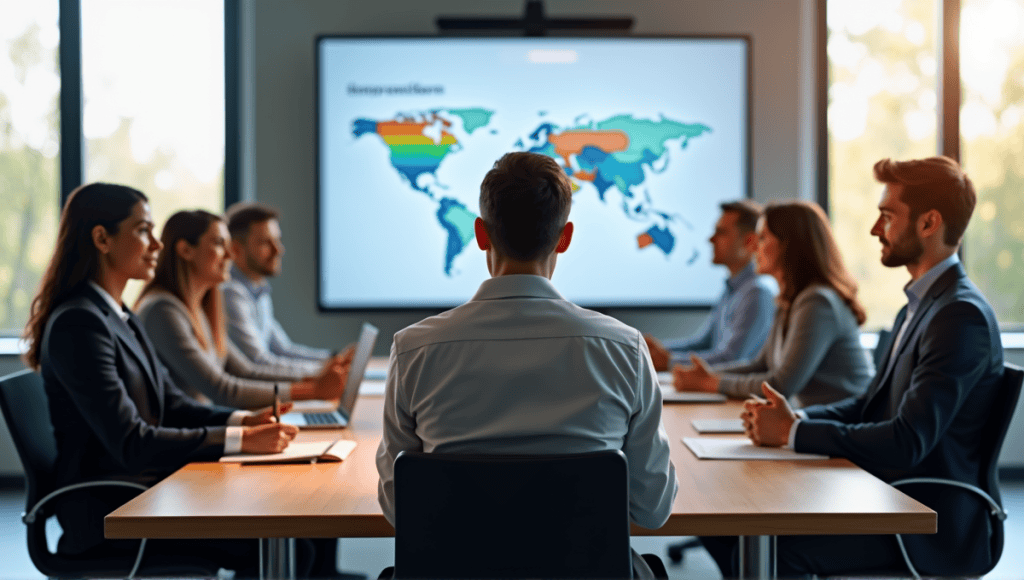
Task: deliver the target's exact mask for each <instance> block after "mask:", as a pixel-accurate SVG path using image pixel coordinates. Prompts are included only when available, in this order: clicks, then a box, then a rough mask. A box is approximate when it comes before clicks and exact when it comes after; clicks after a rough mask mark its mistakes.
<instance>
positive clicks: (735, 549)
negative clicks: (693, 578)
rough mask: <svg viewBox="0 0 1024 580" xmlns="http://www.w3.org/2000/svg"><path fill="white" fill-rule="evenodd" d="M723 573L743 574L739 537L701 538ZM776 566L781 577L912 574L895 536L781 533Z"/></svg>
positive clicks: (726, 576)
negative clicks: (794, 534) (740, 571)
mask: <svg viewBox="0 0 1024 580" xmlns="http://www.w3.org/2000/svg"><path fill="white" fill-rule="evenodd" d="M700 541H701V543H702V544H704V547H705V548H707V551H708V552H710V553H711V557H712V558H714V559H715V563H717V564H718V568H719V570H721V571H722V576H724V577H725V578H735V577H737V576H739V538H735V537H724V536H707V537H703V538H700ZM776 569H777V571H778V575H779V578H794V577H800V576H809V575H811V574H817V575H819V576H834V575H839V574H855V575H867V576H870V575H877V574H883V575H885V574H888V575H892V574H896V575H905V576H909V575H910V572H909V570H908V569H907V566H906V564H905V563H904V562H903V555H902V554H901V553H900V549H899V545H898V544H897V543H896V537H895V536H879V535H863V536H853V535H850V536H778V538H777V543H776Z"/></svg>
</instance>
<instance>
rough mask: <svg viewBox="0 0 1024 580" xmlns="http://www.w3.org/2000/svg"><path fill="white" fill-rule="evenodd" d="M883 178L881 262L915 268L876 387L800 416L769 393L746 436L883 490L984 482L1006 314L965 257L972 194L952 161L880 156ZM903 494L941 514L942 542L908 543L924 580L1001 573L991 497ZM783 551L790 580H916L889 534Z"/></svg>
mask: <svg viewBox="0 0 1024 580" xmlns="http://www.w3.org/2000/svg"><path fill="white" fill-rule="evenodd" d="M874 172H875V178H876V179H878V180H879V181H880V182H882V183H884V184H885V189H884V191H883V193H882V199H881V202H880V203H879V204H878V209H879V212H880V215H879V217H878V220H877V221H876V222H875V225H874V226H873V227H872V228H871V234H872V235H874V236H876V237H878V239H879V241H880V242H881V244H882V256H881V258H882V264H884V265H886V266H889V267H899V266H905V267H906V268H907V271H908V272H909V273H910V277H911V279H910V282H908V283H907V285H906V287H905V289H904V291H905V293H906V295H907V299H908V303H907V306H904V307H903V309H902V310H900V312H899V314H898V315H897V316H896V321H895V323H894V325H893V339H892V342H891V344H889V345H886V346H887V348H886V350H885V352H886V354H885V356H884V357H883V358H882V360H881V363H880V365H879V368H878V372H877V373H876V375H875V378H874V380H873V381H872V382H871V384H870V385H869V386H868V390H867V393H866V394H864V395H861V396H859V397H855V398H849V399H845V400H843V401H840V402H838V403H833V404H831V405H821V406H814V407H808V408H805V409H803V410H801V411H796V412H794V411H792V410H791V409H790V407H789V405H788V404H787V403H786V401H785V399H783V398H782V397H780V396H779V395H778V393H776V392H775V391H774V390H772V389H771V388H770V387H769V386H767V384H766V385H765V386H764V393H765V395H766V396H767V397H768V402H767V404H760V403H756V402H753V401H749V402H747V403H745V410H744V412H743V415H742V417H743V421H744V426H745V428H746V431H747V435H748V436H749V437H750V438H751V440H752V441H754V443H757V444H759V445H766V446H783V445H789V446H791V447H792V448H793V449H795V450H796V451H799V452H803V453H821V454H826V455H831V456H834V457H845V458H847V459H849V460H850V461H853V462H854V463H856V464H857V465H859V466H860V467H862V468H864V469H865V470H867V471H869V472H870V473H872V474H874V475H876V476H877V477H879V478H880V479H882V480H883V481H886V482H893V481H896V480H899V479H904V478H910V477H938V478H945V479H952V480H956V481H959V482H962V483H967V484H971V485H975V486H977V485H980V484H981V478H982V476H983V474H982V473H981V470H982V466H981V461H982V458H983V457H984V455H985V452H986V450H984V449H982V448H981V445H982V442H983V441H985V437H984V436H983V434H984V433H985V432H986V430H987V429H991V428H992V426H991V425H990V424H989V423H988V422H987V418H988V416H989V414H990V413H991V412H992V406H993V404H994V401H995V400H996V394H997V389H998V387H999V385H1000V383H1001V377H1002V372H1003V348H1002V343H1001V341H1000V336H999V326H998V324H997V323H996V318H995V314H994V313H993V311H992V308H991V307H990V306H989V304H988V302H987V301H986V300H985V297H984V296H982V294H981V292H980V291H979V290H978V288H977V287H976V286H975V285H974V284H973V283H972V282H971V281H970V280H969V279H968V278H967V274H966V272H965V271H964V268H963V266H962V265H961V264H960V261H959V259H958V258H957V254H956V251H957V248H958V247H959V246H960V242H961V240H962V239H963V234H964V231H965V230H966V229H967V224H968V222H969V220H970V217H971V213H972V212H973V211H974V205H975V201H976V196H975V193H974V186H973V185H972V184H971V180H970V179H968V178H967V176H966V175H965V174H964V173H963V172H962V171H961V169H960V166H959V165H958V164H957V163H956V161H954V160H952V159H950V158H948V157H930V158H928V159H919V160H912V161H902V162H900V161H892V160H890V159H883V160H881V161H879V162H878V163H876V164H875V167H874ZM900 489H901V490H902V491H904V492H905V493H906V494H907V495H909V496H911V497H913V498H914V499H916V500H918V501H920V502H921V503H923V504H924V505H926V506H928V507H930V508H932V509H933V510H935V511H936V513H937V514H938V532H937V533H936V534H919V535H904V536H903V540H904V542H905V544H906V548H907V552H908V554H909V556H910V558H911V561H912V562H913V563H914V566H915V567H916V568H917V570H918V571H919V572H920V573H922V574H926V575H929V576H931V575H935V576H978V575H981V574H984V573H986V572H988V571H989V570H991V569H992V567H993V566H994V565H995V562H994V561H993V555H992V553H991V549H990V544H991V536H992V524H991V520H990V518H989V514H988V505H987V503H986V502H985V501H984V500H982V499H981V498H980V497H978V496H976V495H975V494H973V493H971V492H970V491H967V490H964V489H960V488H955V487H951V486H945V485H936V484H914V485H906V486H902V487H901V488H900ZM703 541H704V543H705V546H707V548H708V550H709V551H710V552H711V554H712V556H713V557H714V558H715V560H716V561H717V562H718V564H719V566H720V567H721V569H722V571H723V574H724V575H725V576H727V577H728V576H729V575H730V572H732V573H735V572H736V570H735V560H734V556H735V547H736V544H737V542H736V541H735V539H732V540H730V539H724V538H703ZM777 546H778V559H777V564H778V573H779V575H780V576H791V575H795V574H818V575H836V574H862V573H863V574H872V573H875V574H879V573H892V572H893V571H896V572H903V573H905V572H906V565H905V563H904V561H903V557H902V554H901V553H900V550H899V546H898V545H897V543H896V539H895V536H892V535H884V536H883V535H864V536H856V535H851V536H780V537H779V538H778V544H777Z"/></svg>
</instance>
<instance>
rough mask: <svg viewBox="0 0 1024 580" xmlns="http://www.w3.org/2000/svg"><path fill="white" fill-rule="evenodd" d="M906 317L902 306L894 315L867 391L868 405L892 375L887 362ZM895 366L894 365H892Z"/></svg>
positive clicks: (904, 308) (905, 311)
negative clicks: (889, 331)
mask: <svg viewBox="0 0 1024 580" xmlns="http://www.w3.org/2000/svg"><path fill="white" fill-rule="evenodd" d="M906 317H907V307H906V306H904V307H903V308H901V309H900V311H899V313H898V314H896V320H895V321H894V322H893V323H892V332H891V333H889V340H888V344H886V345H884V346H883V348H885V350H884V351H882V353H883V354H882V360H880V361H878V368H877V369H875V371H876V373H877V375H878V376H877V377H876V379H877V380H875V381H873V382H872V384H871V387H870V389H869V391H868V403H869V404H870V403H871V401H872V399H874V398H875V395H877V394H878V392H879V391H880V390H882V385H883V384H885V382H886V381H887V380H889V375H890V374H892V369H890V368H889V361H890V359H892V356H893V352H892V343H893V342H895V341H896V336H897V334H898V333H899V330H900V327H901V326H903V321H904V320H905V319H906ZM893 366H895V365H893Z"/></svg>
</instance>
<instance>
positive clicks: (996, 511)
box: [889, 477, 1009, 521]
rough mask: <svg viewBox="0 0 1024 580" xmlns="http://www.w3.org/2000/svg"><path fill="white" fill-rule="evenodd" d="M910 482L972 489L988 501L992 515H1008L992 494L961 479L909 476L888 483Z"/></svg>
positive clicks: (998, 516) (1003, 516)
mask: <svg viewBox="0 0 1024 580" xmlns="http://www.w3.org/2000/svg"><path fill="white" fill-rule="evenodd" d="M911 483H937V484H940V485H950V486H953V487H959V488H963V489H966V490H968V491H973V492H974V493H976V494H978V495H980V496H981V497H982V498H983V499H984V500H985V501H987V502H988V507H989V509H991V510H992V515H994V516H995V517H997V518H999V520H1000V521H1003V520H1005V519H1006V517H1007V515H1009V514H1008V513H1007V511H1006V510H1004V509H1003V508H1002V507H1001V506H1000V505H999V504H998V503H996V500H994V499H992V496H990V495H989V494H987V493H985V490H983V489H981V488H980V487H978V486H976V485H971V484H969V483H963V482H961V481H955V480H952V479H942V478H939V477H911V478H908V479H901V480H899V481H894V482H892V483H890V484H889V485H891V486H893V487H897V486H900V485H907V484H911Z"/></svg>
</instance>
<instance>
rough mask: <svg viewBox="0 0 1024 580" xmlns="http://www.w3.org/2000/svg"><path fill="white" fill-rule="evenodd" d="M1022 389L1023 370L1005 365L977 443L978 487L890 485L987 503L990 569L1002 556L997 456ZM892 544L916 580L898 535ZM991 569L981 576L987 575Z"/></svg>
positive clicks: (916, 480)
mask: <svg viewBox="0 0 1024 580" xmlns="http://www.w3.org/2000/svg"><path fill="white" fill-rule="evenodd" d="M1022 385H1024V369H1022V368H1020V367H1018V366H1016V365H1012V364H1009V363H1006V364H1005V365H1004V366H1003V380H1002V382H1001V383H1000V385H999V392H998V393H997V394H996V398H995V401H994V402H993V405H992V413H991V414H990V415H989V417H990V421H991V423H990V425H991V427H992V428H991V429H989V430H988V431H987V432H986V433H985V434H984V435H983V437H984V440H983V441H982V442H981V448H982V449H983V450H984V453H985V456H984V458H983V462H982V465H981V467H982V469H981V474H982V480H981V486H980V487H977V486H974V485H970V484H967V483H962V482H959V481H953V480H949V479H942V478H937V477H912V478H908V479H901V480H899V481H894V482H892V484H891V485H892V486H893V487H899V486H903V485H912V484H937V485H951V486H954V487H960V488H963V489H967V490H970V491H972V492H974V493H976V494H978V495H979V496H981V498H982V499H984V500H985V501H986V502H987V503H988V506H989V509H990V513H991V516H992V517H991V519H992V568H995V566H996V564H997V563H998V562H999V558H1000V557H1001V556H1002V554H1003V540H1004V535H1003V521H1004V520H1005V519H1006V515H1007V514H1006V510H1004V509H1003V508H1002V506H1001V503H1000V502H1001V501H1002V498H1001V496H1000V494H999V465H998V464H999V452H1000V451H1001V450H1002V448H1003V440H1004V439H1006V431H1007V430H1008V429H1009V428H1010V421H1012V420H1013V412H1014V409H1016V408H1017V401H1018V400H1019V399H1020V392H1021V387H1022ZM896 541H897V542H898V543H899V545H900V550H901V551H902V552H903V560H904V562H906V564H907V569H908V570H910V573H911V574H912V575H913V576H914V578H920V577H921V576H920V575H919V574H918V572H917V568H915V567H914V563H913V562H912V561H911V560H910V555H909V554H907V550H906V548H905V547H904V545H903V538H902V537H901V536H900V535H899V534H896ZM992 568H989V569H988V570H985V571H984V572H983V573H984V574H987V573H988V572H990V571H991V570H992Z"/></svg>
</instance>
